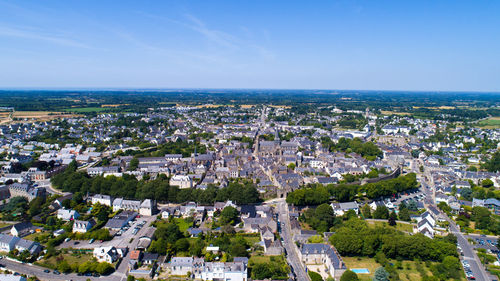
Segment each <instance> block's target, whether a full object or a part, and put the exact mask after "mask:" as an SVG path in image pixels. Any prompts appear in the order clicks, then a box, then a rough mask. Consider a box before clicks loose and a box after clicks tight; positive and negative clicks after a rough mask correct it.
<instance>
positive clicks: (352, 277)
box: [340, 269, 359, 281]
mask: <svg viewBox="0 0 500 281" xmlns="http://www.w3.org/2000/svg"><path fill="white" fill-rule="evenodd" d="M358 280H359V278H358V275H357V274H356V273H354V272H353V271H351V270H349V269H348V270H346V271H344V273H343V274H342V276H341V277H340V281H358Z"/></svg>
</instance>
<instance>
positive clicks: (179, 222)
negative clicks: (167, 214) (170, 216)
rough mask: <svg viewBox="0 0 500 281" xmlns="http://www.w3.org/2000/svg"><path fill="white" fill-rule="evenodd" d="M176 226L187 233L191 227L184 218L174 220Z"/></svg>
mask: <svg viewBox="0 0 500 281" xmlns="http://www.w3.org/2000/svg"><path fill="white" fill-rule="evenodd" d="M174 221H175V224H176V225H177V226H178V227H179V230H180V231H182V232H185V231H187V229H188V228H190V227H191V224H190V223H188V222H186V220H184V219H182V218H174Z"/></svg>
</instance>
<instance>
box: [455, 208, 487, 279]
mask: <svg viewBox="0 0 500 281" xmlns="http://www.w3.org/2000/svg"><path fill="white" fill-rule="evenodd" d="M445 219H446V220H447V221H448V222H449V223H450V232H451V233H453V234H454V235H455V236H456V237H457V240H458V245H460V247H461V248H462V250H463V252H464V256H463V259H464V260H466V261H468V262H469V264H470V269H471V271H472V273H473V274H474V276H475V277H476V280H478V281H480V280H484V281H487V280H490V279H489V277H488V274H487V273H486V270H485V269H484V267H483V265H482V264H481V261H480V260H479V257H478V256H477V255H476V253H475V252H474V248H473V247H472V245H470V244H469V242H468V241H467V238H466V237H465V235H463V234H462V232H460V231H459V230H458V227H457V225H456V224H455V223H454V222H453V221H452V220H451V219H450V218H448V217H447V216H445Z"/></svg>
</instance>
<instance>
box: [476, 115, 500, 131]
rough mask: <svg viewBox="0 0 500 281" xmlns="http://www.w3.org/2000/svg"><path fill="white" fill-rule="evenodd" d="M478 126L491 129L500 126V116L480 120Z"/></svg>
mask: <svg viewBox="0 0 500 281" xmlns="http://www.w3.org/2000/svg"><path fill="white" fill-rule="evenodd" d="M478 126H479V127H485V128H489V129H494V128H500V117H491V118H488V119H486V120H482V121H479V123H478Z"/></svg>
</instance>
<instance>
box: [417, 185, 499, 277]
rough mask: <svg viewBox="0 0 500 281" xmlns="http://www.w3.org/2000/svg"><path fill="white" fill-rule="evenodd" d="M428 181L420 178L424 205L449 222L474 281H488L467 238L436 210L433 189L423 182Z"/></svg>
mask: <svg viewBox="0 0 500 281" xmlns="http://www.w3.org/2000/svg"><path fill="white" fill-rule="evenodd" d="M426 179H428V177H421V178H420V180H421V185H422V187H421V189H422V191H423V192H424V194H425V195H426V197H425V200H424V204H425V205H426V207H427V208H428V209H430V210H431V211H432V212H433V213H436V212H437V213H438V214H439V216H440V217H441V218H443V219H445V220H446V221H448V222H449V224H450V226H449V231H450V233H452V234H453V235H455V236H456V237H457V242H458V245H459V246H460V247H461V248H462V250H463V252H464V255H463V260H466V261H468V262H469V264H470V269H471V271H472V273H473V274H474V276H475V277H476V280H481V281H488V280H490V278H489V277H488V274H487V273H486V270H485V269H484V267H483V265H482V264H481V261H480V260H479V257H478V256H477V254H476V253H475V252H474V247H473V246H472V245H471V244H470V243H469V241H467V238H466V237H465V236H464V234H463V233H462V232H460V230H459V228H458V227H457V225H456V224H455V222H454V221H453V220H452V219H450V218H449V217H448V216H447V215H446V214H445V213H443V212H441V210H439V208H437V206H436V204H435V200H434V199H435V192H434V188H432V183H428V182H426V181H425V180H426Z"/></svg>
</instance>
